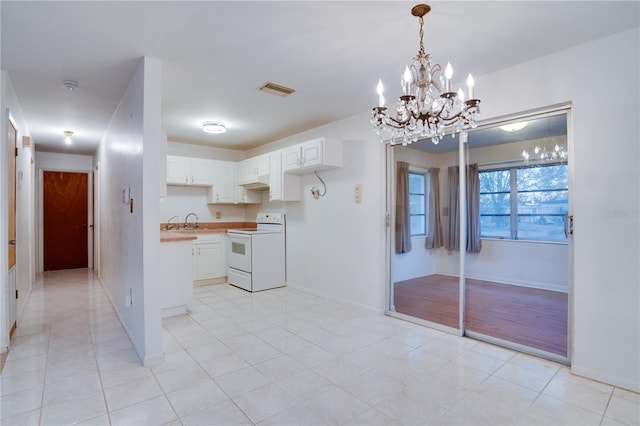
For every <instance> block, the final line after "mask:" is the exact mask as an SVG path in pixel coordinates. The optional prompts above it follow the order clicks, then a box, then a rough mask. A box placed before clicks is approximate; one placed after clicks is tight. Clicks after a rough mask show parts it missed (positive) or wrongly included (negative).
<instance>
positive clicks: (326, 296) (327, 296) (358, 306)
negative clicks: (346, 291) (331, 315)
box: [286, 282, 385, 315]
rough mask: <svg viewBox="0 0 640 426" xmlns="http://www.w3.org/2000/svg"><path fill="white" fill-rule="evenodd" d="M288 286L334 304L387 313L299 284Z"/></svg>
mask: <svg viewBox="0 0 640 426" xmlns="http://www.w3.org/2000/svg"><path fill="white" fill-rule="evenodd" d="M286 286H287V287H290V288H292V289H293V290H297V291H301V292H303V293H307V294H311V295H312V296H319V297H323V298H325V299H327V300H331V301H332V302H338V303H343V304H345V305H350V306H353V307H355V308H359V309H364V310H366V311H369V312H372V313H375V314H380V315H384V313H385V310H384V308H380V309H377V308H372V307H371V306H367V305H362V304H360V303H356V302H353V301H351V300H348V299H342V298H340V297H334V296H330V295H328V294H326V293H323V292H321V291H317V290H312V289H310V288H307V287H303V286H301V285H299V284H294V283H291V282H287V283H286Z"/></svg>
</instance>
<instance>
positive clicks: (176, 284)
mask: <svg viewBox="0 0 640 426" xmlns="http://www.w3.org/2000/svg"><path fill="white" fill-rule="evenodd" d="M191 244H192V242H191V241H175V242H165V243H160V285H161V290H162V291H161V292H160V298H161V299H160V300H161V302H160V303H161V306H160V307H161V309H162V317H163V318H164V317H170V316H174V315H183V314H186V313H187V305H189V303H191V302H192V301H193V269H192V268H190V263H189V262H190V261H191V259H190V258H189V257H190V256H189V248H191Z"/></svg>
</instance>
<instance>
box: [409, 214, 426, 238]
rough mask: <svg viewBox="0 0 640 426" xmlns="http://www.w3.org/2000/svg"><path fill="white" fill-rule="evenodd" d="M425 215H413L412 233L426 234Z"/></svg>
mask: <svg viewBox="0 0 640 426" xmlns="http://www.w3.org/2000/svg"><path fill="white" fill-rule="evenodd" d="M424 219H425V218H424V215H415V216H411V218H410V220H411V235H425V234H426V232H425V220H424Z"/></svg>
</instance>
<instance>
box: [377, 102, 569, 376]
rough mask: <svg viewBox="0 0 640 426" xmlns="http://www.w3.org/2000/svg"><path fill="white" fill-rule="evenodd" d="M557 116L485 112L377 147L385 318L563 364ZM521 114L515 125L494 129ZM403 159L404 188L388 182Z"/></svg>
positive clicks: (565, 309) (565, 275)
mask: <svg viewBox="0 0 640 426" xmlns="http://www.w3.org/2000/svg"><path fill="white" fill-rule="evenodd" d="M569 113H570V110H569V107H568V106H562V107H557V108H556V109H553V110H547V111H543V112H537V113H535V114H534V113H528V114H521V115H519V116H517V117H509V118H505V119H499V120H495V121H494V122H493V123H491V124H485V125H483V126H480V127H479V128H478V129H476V130H472V131H470V132H469V133H468V140H467V141H465V140H460V139H458V138H457V137H456V138H454V141H455V142H451V137H450V136H447V137H446V138H445V139H443V140H442V141H441V143H440V144H439V145H433V144H432V143H431V141H430V140H427V141H419V142H418V143H414V144H412V145H409V146H407V147H402V146H390V147H389V148H388V150H387V155H388V161H387V165H388V173H387V177H388V179H387V182H388V191H389V194H390V195H389V198H388V200H387V203H388V206H389V207H388V211H389V212H390V213H391V218H390V219H391V223H394V224H395V225H396V226H395V227H392V228H391V230H390V236H389V237H390V238H389V240H390V241H389V243H390V244H389V254H390V255H389V260H388V262H389V289H388V294H389V297H388V300H389V307H388V312H389V315H392V316H396V317H400V318H403V319H406V320H409V321H414V322H417V323H420V324H424V325H427V326H430V327H433V328H436V329H440V330H443V331H447V332H451V333H455V334H459V335H464V336H469V337H472V338H476V339H479V340H484V341H487V342H489V343H494V344H498V345H502V346H505V347H509V348H511V349H515V350H518V351H522V352H527V353H530V354H533V355H536V356H541V357H544V358H548V359H551V360H554V361H557V362H562V363H565V364H568V363H569V359H570V344H569V342H570V321H569V318H570V314H569V313H570V294H571V292H570V290H571V278H570V277H571V276H572V274H571V268H572V264H571V261H570V259H571V250H572V247H571V242H572V238H571V236H570V235H569V234H570V232H569V233H567V220H568V219H569V218H570V216H569V215H568V211H569V210H570V207H569V206H570V191H569V190H570V176H571V172H570V170H571V167H572V164H571V160H572V159H571V158H570V157H569V155H568V152H569V135H568V131H567V130H568V128H570V126H568V121H569V119H570V117H569ZM525 121H526V122H527V123H528V125H525V126H524V127H523V128H521V129H520V130H518V131H513V130H511V131H509V129H510V128H509V127H506V128H503V129H501V126H503V127H504V125H505V124H513V123H516V122H517V123H522V122H525ZM514 127H515V126H512V127H511V128H514ZM505 129H506V130H505ZM402 163H404V164H403V165H401V164H402ZM460 164H462V165H463V167H460ZM404 167H407V168H408V177H409V178H408V180H407V183H408V187H407V188H404V187H403V185H402V184H398V183H399V182H400V181H401V180H402V177H401V176H400V174H399V173H400V169H401V168H404ZM458 171H459V180H457V174H458ZM434 180H435V182H434ZM463 181H464V182H463ZM399 195H400V196H399ZM403 197H406V198H405V200H404V201H403ZM462 200H464V202H463V201H462ZM403 204H404V205H406V206H407V210H408V211H406V212H405V211H404V209H403V208H398V206H401V205H403ZM461 205H462V207H461ZM401 214H403V215H405V217H406V218H408V221H407V224H406V225H407V226H403V225H402V224H399V221H402V219H401V218H399V215H401ZM434 216H437V218H434ZM434 219H437V220H434ZM434 228H437V229H439V230H440V231H435V232H434ZM403 229H404V230H405V231H404V237H403V238H402V239H403V241H404V242H405V245H404V246H403V247H401V250H400V249H399V246H398V244H397V238H398V233H399V232H401V230H403ZM460 229H464V232H462V231H461V230H460ZM438 232H441V234H442V238H438V237H437V234H438ZM461 233H462V235H463V237H462V238H463V239H465V238H466V247H462V253H460V250H459V246H460V245H464V244H463V243H462V242H460V240H459V238H460V234H461ZM471 234H473V235H477V236H478V237H481V238H478V239H477V240H478V241H471V240H472V238H471V237H470V235H471ZM465 236H466V237H465ZM434 239H435V240H436V241H438V240H439V241H440V242H436V243H435V244H433V240H434ZM407 240H409V241H410V243H408V244H406V242H407ZM458 243H459V244H458Z"/></svg>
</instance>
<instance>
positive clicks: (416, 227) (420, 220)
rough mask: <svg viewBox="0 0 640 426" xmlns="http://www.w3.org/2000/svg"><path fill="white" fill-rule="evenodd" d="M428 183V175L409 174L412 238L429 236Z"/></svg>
mask: <svg viewBox="0 0 640 426" xmlns="http://www.w3.org/2000/svg"><path fill="white" fill-rule="evenodd" d="M426 183H427V175H426V174H425V173H419V172H412V171H410V172H409V220H410V222H411V236H412V237H424V236H425V235H427V214H426V212H427V192H426V188H427V185H426Z"/></svg>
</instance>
